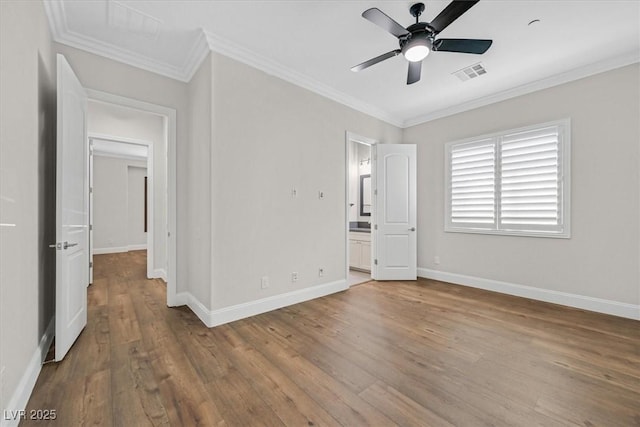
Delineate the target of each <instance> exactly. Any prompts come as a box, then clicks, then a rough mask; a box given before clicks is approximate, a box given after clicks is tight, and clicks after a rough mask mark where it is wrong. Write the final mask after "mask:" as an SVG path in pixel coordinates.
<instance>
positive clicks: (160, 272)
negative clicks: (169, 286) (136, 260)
mask: <svg viewBox="0 0 640 427" xmlns="http://www.w3.org/2000/svg"><path fill="white" fill-rule="evenodd" d="M149 278H150V279H162V280H164V282H165V283H166V282H167V271H166V270H165V269H164V268H156V269H155V270H153V275H152V276H149Z"/></svg>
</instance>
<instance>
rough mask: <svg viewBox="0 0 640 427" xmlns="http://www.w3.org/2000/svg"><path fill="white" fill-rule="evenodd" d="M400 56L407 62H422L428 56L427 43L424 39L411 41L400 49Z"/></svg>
mask: <svg viewBox="0 0 640 427" xmlns="http://www.w3.org/2000/svg"><path fill="white" fill-rule="evenodd" d="M402 54H403V55H404V57H405V58H407V61H410V62H419V61H422V60H423V59H424V58H426V57H427V55H429V41H428V40H427V39H426V38H415V39H411V40H409V41H408V42H407V44H406V45H404V47H403V48H402Z"/></svg>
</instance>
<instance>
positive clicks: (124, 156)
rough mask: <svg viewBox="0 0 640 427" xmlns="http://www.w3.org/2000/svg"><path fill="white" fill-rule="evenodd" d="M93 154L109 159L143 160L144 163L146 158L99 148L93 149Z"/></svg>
mask: <svg viewBox="0 0 640 427" xmlns="http://www.w3.org/2000/svg"><path fill="white" fill-rule="evenodd" d="M93 155H94V156H100V157H109V158H111V159H120V160H131V161H134V162H144V163H146V162H147V158H148V157H146V156H133V155H130V154H120V153H107V152H102V151H100V150H94V151H93Z"/></svg>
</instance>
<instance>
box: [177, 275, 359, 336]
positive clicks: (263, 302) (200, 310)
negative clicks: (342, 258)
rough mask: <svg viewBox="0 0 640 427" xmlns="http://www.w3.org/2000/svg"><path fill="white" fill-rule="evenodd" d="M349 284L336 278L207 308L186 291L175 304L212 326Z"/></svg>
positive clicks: (339, 288) (288, 304) (324, 294)
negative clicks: (309, 285)
mask: <svg viewBox="0 0 640 427" xmlns="http://www.w3.org/2000/svg"><path fill="white" fill-rule="evenodd" d="M347 289H349V285H348V283H347V281H346V280H337V281H335V282H329V283H325V284H322V285H317V286H313V287H310V288H305V289H299V290H297V291H292V292H287V293H285V294H280V295H274V296H271V297H267V298H262V299H259V300H256V301H250V302H245V303H242V304H237V305H233V306H230V307H225V308H220V309H217V310H209V309H208V308H207V307H206V306H205V305H204V304H202V302H200V301H198V299H196V298H195V297H194V296H193V295H191V294H190V293H188V292H181V293H179V294H177V295H176V302H177V305H187V306H189V308H190V309H191V310H192V311H193V312H194V313H195V314H196V316H198V318H199V319H200V320H201V321H202V323H204V324H205V325H207V327H209V328H212V327H214V326H219V325H223V324H225V323H229V322H233V321H235V320H240V319H244V318H247V317H250V316H255V315H257V314H262V313H266V312H268V311H272V310H276V309H278V308H282V307H287V306H290V305H293V304H298V303H301V302H304V301H309V300H311V299H314V298H320V297H323V296H326V295H330V294H333V293H336V292H340V291H346V290H347Z"/></svg>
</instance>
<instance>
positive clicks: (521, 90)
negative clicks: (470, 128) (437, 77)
mask: <svg viewBox="0 0 640 427" xmlns="http://www.w3.org/2000/svg"><path fill="white" fill-rule="evenodd" d="M44 5H45V11H46V14H47V18H48V20H49V27H50V29H51V33H52V38H53V39H54V40H55V41H56V42H58V43H62V44H66V45H68V46H72V47H75V48H78V49H82V50H84V51H87V52H90V53H93V54H97V55H101V56H104V57H106V58H109V59H113V60H115V61H118V62H122V63H124V64H127V65H131V66H133V67H137V68H141V69H143V70H147V71H150V72H152V73H156V74H160V75H163V76H165V77H169V78H173V79H176V80H179V81H182V82H188V81H189V80H191V78H192V77H193V75H194V74H195V72H196V71H197V69H198V67H199V66H200V64H201V63H202V61H203V60H204V59H205V58H206V56H207V55H208V53H209V52H210V51H215V52H218V53H220V54H222V55H225V56H228V57H230V58H233V59H235V60H237V61H240V62H243V63H245V64H247V65H250V66H252V67H254V68H257V69H259V70H261V71H264V72H265V73H267V74H271V75H273V76H276V77H278V78H281V79H283V80H285V81H288V82H290V83H292V84H294V85H296V86H300V87H303V88H305V89H308V90H310V91H312V92H314V93H317V94H318V95H321V96H324V97H326V98H329V99H331V100H333V101H336V102H338V103H340V104H342V105H346V106H347V107H350V108H353V109H354V110H357V111H360V112H361V113H364V114H367V115H370V116H372V117H375V118H378V119H380V120H382V121H385V122H387V123H390V124H392V125H394V126H397V127H399V128H402V129H404V128H409V127H411V126H416V125H419V124H422V123H426V122H429V121H431V120H435V119H439V118H443V117H447V116H451V115H454V114H458V113H462V112H465V111H468V110H472V109H474V108H479V107H483V106H486V105H490V104H494V103H496V102H500V101H504V100H507V99H510V98H515V97H518V96H521V95H526V94H528V93H531V92H536V91H539V90H542V89H547V88H550V87H553V86H557V85H561V84H564V83H568V82H571V81H574V80H578V79H582V78H585V77H589V76H592V75H595V74H599V73H603V72H605V71H610V70H613V69H616V68H620V67H624V66H627V65H631V64H634V63H636V62H640V53H639V52H637V51H633V52H629V53H626V54H623V55H620V56H616V57H614V58H609V59H605V60H602V61H600V62H596V63H593V64H587V65H585V66H582V67H578V68H574V69H572V70H569V71H566V72H563V73H560V74H556V75H552V76H549V77H546V78H543V79H540V80H537V81H534V82H530V83H527V84H524V85H522V86H518V87H515V88H511V89H507V90H504V91H502V92H499V93H495V94H491V95H487V96H483V97H480V98H477V99H473V100H471V101H468V102H465V103H462V104H457V105H454V106H451V107H447V108H443V109H441V110H436V111H432V112H430V113H427V114H423V115H419V116H417V117H413V118H410V119H402V118H401V117H399V116H398V115H396V114H393V113H390V112H389V111H385V110H384V109H382V108H379V107H376V106H374V105H372V104H368V103H365V102H362V101H361V100H359V99H357V98H355V97H353V96H351V95H348V94H345V93H343V92H340V91H338V90H336V89H334V88H332V87H330V86H328V85H326V84H324V83H322V82H319V81H317V80H315V79H312V78H310V77H308V76H306V75H303V74H301V73H299V72H297V71H295V70H293V69H291V68H288V67H286V66H284V65H282V64H279V63H277V62H275V61H272V60H270V59H268V58H265V57H263V56H260V55H258V54H257V53H255V52H252V51H251V50H249V49H246V48H244V47H241V46H239V45H237V44H235V43H234V42H232V41H230V40H228V39H225V38H223V37H220V36H218V35H215V34H213V33H210V32H208V31H206V30H202V32H201V34H200V35H199V36H198V37H197V39H196V40H195V42H194V44H193V46H192V47H191V50H190V51H189V54H188V55H187V58H186V59H185V61H184V63H183V64H181V65H180V66H176V65H172V64H168V63H166V62H161V61H157V60H155V59H153V58H148V57H144V56H142V55H140V54H139V53H136V52H131V51H129V50H127V49H123V48H120V47H117V46H114V45H112V44H108V43H104V42H102V41H100V40H96V39H93V38H91V37H87V36H84V35H80V34H77V33H74V32H72V31H70V30H69V28H68V27H67V23H66V14H65V12H64V2H63V1H45V2H44Z"/></svg>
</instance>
